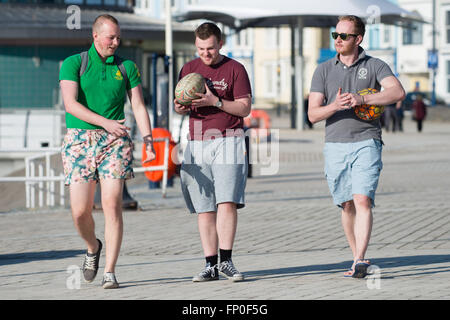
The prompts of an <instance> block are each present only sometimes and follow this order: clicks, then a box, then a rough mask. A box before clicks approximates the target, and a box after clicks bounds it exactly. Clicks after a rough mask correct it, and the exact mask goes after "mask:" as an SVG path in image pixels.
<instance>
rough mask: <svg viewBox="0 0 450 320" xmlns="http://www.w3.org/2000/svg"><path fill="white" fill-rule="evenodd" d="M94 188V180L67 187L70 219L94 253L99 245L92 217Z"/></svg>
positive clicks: (90, 250)
mask: <svg viewBox="0 0 450 320" xmlns="http://www.w3.org/2000/svg"><path fill="white" fill-rule="evenodd" d="M95 188H96V182H95V181H90V182H86V183H74V184H71V185H70V187H69V189H70V206H71V209H72V219H73V222H74V225H75V228H76V229H77V231H78V233H79V234H80V236H81V238H82V239H83V240H84V241H85V242H86V245H87V248H88V252H89V253H96V252H97V251H98V246H99V244H98V241H97V238H96V237H95V222H94V218H93V217H92V209H93V206H94V196H95Z"/></svg>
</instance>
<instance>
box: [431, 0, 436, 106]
mask: <svg viewBox="0 0 450 320" xmlns="http://www.w3.org/2000/svg"><path fill="white" fill-rule="evenodd" d="M432 17H433V20H432V23H433V24H432V40H433V51H432V54H433V55H435V54H436V0H433V14H432ZM432 67H433V82H432V86H433V88H432V90H431V105H432V106H435V105H436V65H434V64H433V66H432Z"/></svg>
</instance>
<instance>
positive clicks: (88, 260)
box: [59, 15, 155, 289]
mask: <svg viewBox="0 0 450 320" xmlns="http://www.w3.org/2000/svg"><path fill="white" fill-rule="evenodd" d="M92 35H93V44H92V46H91V48H90V49H89V51H88V64H87V66H86V69H85V70H84V72H82V74H81V75H80V69H81V65H82V61H81V60H82V59H81V55H80V54H76V55H73V56H70V57H68V58H67V59H66V60H64V62H63V64H62V66H61V70H60V76H59V80H60V86H61V93H62V97H63V101H64V105H65V109H66V126H67V133H66V135H65V137H64V143H63V148H62V159H63V166H64V175H65V181H66V184H67V185H69V186H70V202H71V209H72V217H73V221H74V224H75V227H76V229H77V231H78V233H79V234H80V236H81V237H82V239H83V240H84V241H85V242H86V244H87V253H86V256H85V258H84V262H83V275H84V278H85V280H86V281H87V282H92V281H93V280H94V278H95V276H96V275H97V271H98V265H99V258H100V252H101V249H102V242H101V241H100V240H98V239H97V238H96V235H95V223H94V219H93V217H92V209H93V204H94V194H95V189H96V183H97V182H98V181H99V182H100V185H101V197H102V208H103V212H104V215H105V242H106V263H105V269H104V271H105V273H104V276H103V281H102V286H103V288H105V289H109V288H117V287H118V286H119V284H118V282H117V279H116V277H115V265H116V262H117V258H118V256H119V251H120V246H121V243H122V235H123V220H122V192H123V186H124V180H125V179H128V178H133V176H134V175H133V169H132V168H131V163H132V160H133V158H132V157H133V156H132V154H133V143H132V141H131V138H130V136H129V135H128V132H127V130H129V128H127V127H126V126H125V125H124V122H125V115H124V102H125V98H126V95H127V94H128V97H129V99H130V101H131V106H132V109H133V113H134V116H135V118H136V122H137V125H138V128H139V130H140V132H141V134H142V136H143V137H144V138H143V140H144V143H145V145H146V150H147V161H151V160H153V159H154V158H155V151H154V148H153V139H152V135H151V132H152V131H151V124H150V120H149V116H148V113H147V109H146V107H145V104H144V100H143V96H142V88H141V79H140V74H139V71H138V69H137V67H136V64H135V63H134V62H132V61H130V60H125V61H123V62H122V65H123V67H124V68H125V71H126V75H124V74H122V72H121V70H120V68H119V64H120V60H119V58H118V57H116V56H114V52H115V51H116V49H117V48H118V46H119V43H120V27H119V23H118V21H117V20H116V19H115V18H114V17H112V16H110V15H101V16H98V17H97V18H96V19H95V21H94V24H93V26H92ZM126 79H128V81H125V80H126Z"/></svg>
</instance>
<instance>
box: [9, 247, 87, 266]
mask: <svg viewBox="0 0 450 320" xmlns="http://www.w3.org/2000/svg"><path fill="white" fill-rule="evenodd" d="M85 252H86V250H60V251H54V250H52V251H41V252H23V253H8V254H0V266H4V265H9V264H18V263H27V262H31V261H38V260H57V259H64V258H70V257H74V256H77V255H79V254H84V253H85Z"/></svg>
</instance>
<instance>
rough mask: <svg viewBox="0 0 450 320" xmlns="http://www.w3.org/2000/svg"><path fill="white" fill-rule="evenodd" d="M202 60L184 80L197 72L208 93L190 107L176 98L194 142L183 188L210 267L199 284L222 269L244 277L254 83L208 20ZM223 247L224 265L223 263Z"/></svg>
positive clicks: (199, 38)
mask: <svg viewBox="0 0 450 320" xmlns="http://www.w3.org/2000/svg"><path fill="white" fill-rule="evenodd" d="M195 36H196V38H195V46H196V48H197V53H198V55H199V58H197V59H194V60H192V61H190V62H188V63H186V64H185V65H184V66H183V68H182V70H181V72H180V79H181V78H182V77H184V76H185V75H187V74H189V73H192V72H196V73H200V74H201V75H203V77H204V78H205V80H206V85H205V88H206V92H205V93H198V96H199V99H196V100H194V101H193V102H192V104H191V105H190V106H183V105H180V104H178V103H177V102H176V100H175V102H174V103H175V111H176V112H177V113H179V114H188V113H189V114H190V116H189V139H188V140H189V141H188V145H187V147H186V151H185V154H184V161H183V164H182V166H181V170H180V176H181V188H182V191H183V195H184V198H185V201H186V205H187V206H188V208H189V210H190V212H191V213H197V214H198V215H197V216H198V228H199V232H200V239H201V243H202V247H203V252H204V255H205V259H206V267H205V269H204V270H203V271H202V272H200V273H199V274H198V275H196V276H194V278H193V279H192V280H193V281H194V282H201V281H209V280H218V279H219V275H218V272H220V273H222V274H223V275H225V276H226V277H227V278H229V279H231V280H233V281H241V280H243V279H244V276H243V275H242V274H241V273H240V272H239V271H237V270H236V268H235V267H234V265H233V262H232V260H231V253H232V248H233V243H234V238H235V234H236V227H237V209H240V208H243V207H244V205H245V203H244V194H245V185H246V179H247V161H246V158H245V157H246V152H245V137H244V130H243V118H244V117H246V116H247V115H248V114H249V113H250V109H251V87H250V81H249V79H248V75H247V72H246V71H245V68H244V67H243V65H241V64H240V63H238V62H237V61H235V60H233V59H230V58H228V57H225V56H223V55H221V54H220V52H219V51H220V49H221V48H222V45H223V41H222V34H221V31H220V29H219V28H218V27H217V26H216V25H215V24H213V23H210V22H207V23H203V24H202V25H200V26H199V27H198V28H197V29H196V30H195ZM218 249H219V251H220V263H219V264H218V257H219V256H218V252H217V251H218Z"/></svg>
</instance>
